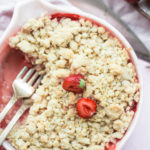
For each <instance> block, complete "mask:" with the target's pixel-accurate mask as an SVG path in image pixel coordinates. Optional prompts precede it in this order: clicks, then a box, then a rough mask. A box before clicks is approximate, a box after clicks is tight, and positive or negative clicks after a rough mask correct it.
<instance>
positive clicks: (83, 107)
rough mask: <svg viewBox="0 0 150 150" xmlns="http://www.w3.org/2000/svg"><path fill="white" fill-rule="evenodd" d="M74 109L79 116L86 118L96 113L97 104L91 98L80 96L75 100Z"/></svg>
mask: <svg viewBox="0 0 150 150" xmlns="http://www.w3.org/2000/svg"><path fill="white" fill-rule="evenodd" d="M76 109H77V112H78V115H79V116H80V117H82V118H86V119H87V118H91V117H92V116H93V115H94V114H96V109H97V104H96V102H95V101H94V100H92V99H87V98H81V99H79V100H78V102H77V106H76Z"/></svg>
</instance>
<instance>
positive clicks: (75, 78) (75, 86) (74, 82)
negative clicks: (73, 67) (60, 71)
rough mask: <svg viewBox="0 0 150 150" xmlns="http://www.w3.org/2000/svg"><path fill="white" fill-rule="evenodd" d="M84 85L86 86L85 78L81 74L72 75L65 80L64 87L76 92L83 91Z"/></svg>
mask: <svg viewBox="0 0 150 150" xmlns="http://www.w3.org/2000/svg"><path fill="white" fill-rule="evenodd" d="M84 87H85V80H84V77H83V76H82V75H80V74H78V75H70V76H69V77H67V78H66V79H65V80H64V82H63V88H64V89H65V90H66V91H70V92H74V93H82V92H83V89H84Z"/></svg>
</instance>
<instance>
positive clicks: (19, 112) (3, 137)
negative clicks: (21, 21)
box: [0, 104, 29, 145]
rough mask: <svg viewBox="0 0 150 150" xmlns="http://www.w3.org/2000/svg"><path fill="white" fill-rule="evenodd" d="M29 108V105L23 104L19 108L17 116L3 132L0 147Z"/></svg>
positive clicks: (0, 137) (0, 136)
mask: <svg viewBox="0 0 150 150" xmlns="http://www.w3.org/2000/svg"><path fill="white" fill-rule="evenodd" d="M28 108H29V106H28V105H24V104H22V106H21V107H20V108H19V110H18V111H17V112H16V114H15V116H14V117H13V119H12V120H11V121H10V122H9V124H8V125H7V127H6V128H5V129H4V131H3V132H2V134H1V135H0V145H1V144H2V143H3V141H4V140H5V138H6V137H7V135H8V133H9V132H10V130H11V129H12V128H13V126H14V125H15V124H16V122H17V121H18V119H19V118H20V117H21V116H22V114H23V113H24V112H25V111H26V110H27V109H28Z"/></svg>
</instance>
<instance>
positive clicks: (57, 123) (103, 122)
mask: <svg viewBox="0 0 150 150" xmlns="http://www.w3.org/2000/svg"><path fill="white" fill-rule="evenodd" d="M9 45H10V46H11V47H13V48H16V49H19V50H21V51H22V52H24V53H25V55H26V59H27V60H30V61H31V63H32V64H33V65H35V66H36V68H37V70H38V71H39V73H40V74H43V75H44V77H43V79H42V81H41V85H40V86H39V87H38V89H37V90H36V92H35V94H34V95H33V96H32V98H31V99H32V101H33V105H32V107H31V108H30V111H29V115H28V117H27V120H26V121H25V122H24V123H22V124H20V123H18V124H16V126H15V127H14V128H13V130H12V131H11V132H10V134H9V136H8V140H9V141H10V142H11V143H12V145H13V146H14V147H15V148H16V149H18V150H37V149H39V150H49V149H53V150H82V149H83V150H104V149H105V146H106V144H107V143H108V142H112V143H113V142H114V143H115V142H116V139H120V138H122V137H123V135H124V133H125V131H126V130H127V128H128V126H129V124H130V122H131V120H132V118H133V115H134V111H133V110H130V109H129V108H130V107H131V106H132V103H133V101H136V102H138V100H139V83H138V82H137V79H136V72H135V69H134V65H133V64H132V63H131V62H130V61H129V59H130V58H129V56H128V53H127V51H126V48H123V46H122V45H121V43H120V42H119V40H118V39H117V38H115V37H113V36H112V35H111V34H110V33H109V31H106V29H105V28H103V27H101V26H97V25H94V24H92V22H90V21H88V20H85V19H83V18H81V19H79V20H78V21H73V20H71V19H70V18H62V19H60V21H57V19H56V18H55V19H51V18H50V17H49V16H44V17H41V18H39V19H30V20H29V21H28V22H27V23H26V24H25V25H24V26H23V27H22V29H21V31H20V32H18V33H17V35H15V36H14V37H11V38H10V40H9ZM71 74H82V75H84V77H85V80H86V89H85V90H84V92H83V94H74V93H72V92H68V91H65V90H64V89H63V88H62V83H63V80H64V79H65V78H66V77H67V76H69V75H71ZM81 97H84V98H89V97H91V98H92V99H94V100H96V103H97V114H96V115H94V116H93V117H92V118H90V119H83V118H80V117H79V116H78V115H77V112H76V108H75V105H76V103H77V100H78V99H80V98H81Z"/></svg>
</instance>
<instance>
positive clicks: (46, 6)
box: [0, 0, 143, 150]
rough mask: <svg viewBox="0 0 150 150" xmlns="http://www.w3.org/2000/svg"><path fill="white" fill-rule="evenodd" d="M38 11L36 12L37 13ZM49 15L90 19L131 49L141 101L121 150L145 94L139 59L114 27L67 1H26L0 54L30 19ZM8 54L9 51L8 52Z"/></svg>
mask: <svg viewBox="0 0 150 150" xmlns="http://www.w3.org/2000/svg"><path fill="white" fill-rule="evenodd" d="M35 10H36V11H35ZM44 13H47V14H49V15H51V14H56V13H67V14H68V13H69V14H77V15H80V16H82V17H84V18H89V19H90V20H92V21H94V22H97V23H99V24H101V25H102V26H104V27H105V28H107V29H108V30H109V31H110V32H112V34H113V35H114V36H116V37H117V38H118V39H119V40H120V41H121V43H122V44H123V45H124V47H126V48H129V49H130V51H129V55H130V57H131V59H132V62H133V64H134V66H135V69H136V72H137V77H138V80H139V83H140V101H139V103H138V104H137V110H136V112H135V115H134V118H133V120H132V122H131V124H130V126H129V128H128V130H127V131H126V133H125V135H124V137H123V138H122V139H121V140H120V141H118V143H117V146H116V150H120V149H121V148H122V147H123V145H124V144H125V143H126V141H127V140H128V139H129V137H130V135H131V134H132V132H133V129H134V128H135V126H136V124H137V120H138V117H139V114H140V111H141V108H142V94H143V87H142V78H141V74H140V70H139V67H138V62H137V57H136V55H135V52H134V50H133V48H132V46H131V45H130V44H129V42H128V41H127V40H126V39H125V37H124V36H123V35H122V34H121V33H120V32H119V31H118V30H117V29H116V28H114V27H113V26H112V25H110V24H109V23H108V22H106V21H105V20H102V19H100V18H98V17H96V16H94V15H91V14H88V13H85V12H83V11H81V10H79V9H77V8H76V7H74V6H72V5H71V4H70V3H68V2H67V1H63V0H62V1H61V0H59V1H55V2H54V3H53V4H52V3H49V2H47V1H43V0H26V1H22V2H20V3H18V4H17V5H16V7H15V10H14V15H13V17H12V20H11V23H10V24H9V26H8V28H7V30H6V31H5V33H4V34H3V36H2V37H1V39H0V47H1V49H0V54H1V53H2V52H3V51H4V50H5V49H6V48H7V47H8V38H9V37H10V36H11V35H13V34H14V33H16V32H17V31H18V29H19V28H20V27H21V26H22V25H23V24H24V23H25V22H26V21H27V20H28V19H29V18H38V17H40V16H41V14H44ZM6 53H7V51H6ZM3 146H4V147H5V148H6V149H9V150H12V149H13V148H11V146H10V145H9V143H7V142H4V144H3Z"/></svg>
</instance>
